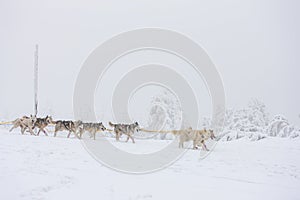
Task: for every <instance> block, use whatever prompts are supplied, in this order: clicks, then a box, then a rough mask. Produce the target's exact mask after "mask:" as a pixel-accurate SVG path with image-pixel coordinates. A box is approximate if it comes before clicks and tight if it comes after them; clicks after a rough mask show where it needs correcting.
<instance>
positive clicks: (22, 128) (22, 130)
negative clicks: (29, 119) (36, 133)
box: [21, 126, 26, 135]
mask: <svg viewBox="0 0 300 200" xmlns="http://www.w3.org/2000/svg"><path fill="white" fill-rule="evenodd" d="M25 129H26V127H24V126H21V133H22V135H24V132H25Z"/></svg>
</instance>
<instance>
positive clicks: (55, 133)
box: [53, 129, 57, 137]
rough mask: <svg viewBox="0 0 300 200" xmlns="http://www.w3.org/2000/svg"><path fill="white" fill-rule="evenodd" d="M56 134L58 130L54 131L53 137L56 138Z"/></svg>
mask: <svg viewBox="0 0 300 200" xmlns="http://www.w3.org/2000/svg"><path fill="white" fill-rule="evenodd" d="M56 133H57V130H56V129H55V130H54V136H53V137H56Z"/></svg>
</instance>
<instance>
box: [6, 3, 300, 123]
mask: <svg viewBox="0 0 300 200" xmlns="http://www.w3.org/2000/svg"><path fill="white" fill-rule="evenodd" d="M298 11H299V2H298V1H283V0H282V1H269V0H268V1H258V0H255V1H205V2H204V1H196V0H194V1H174V0H172V1H170V0H165V1H157V0H151V1H148V0H143V1H141V0H130V1H128V0H123V1H99V0H98V1H89V0H88V1H57V0H53V1H45V2H44V1H32V0H29V1H21V0H19V1H15V0H12V1H1V2H0V44H1V46H0V69H1V73H0V74H1V75H0V94H1V98H0V120H2V119H12V118H15V117H18V116H21V115H23V114H30V113H32V112H33V63H34V56H33V53H34V48H35V44H39V115H45V114H52V115H53V116H54V117H55V118H73V105H72V98H73V91H74V84H75V82H76V78H77V75H78V73H79V71H80V67H81V65H82V64H83V62H84V61H85V59H86V58H87V57H88V55H89V54H90V53H91V52H92V51H93V50H94V49H95V48H96V47H97V46H99V45H100V44H101V43H102V42H104V41H106V40H107V39H109V38H111V37H112V36H114V35H116V34H119V33H121V32H124V31H129V30H132V29H137V28H144V27H158V28H166V29H170V30H174V31H177V32H180V33H182V34H184V35H186V36H188V37H190V38H192V39H193V40H194V41H196V42H197V43H198V44H200V45H201V46H202V47H203V48H204V49H205V50H206V52H207V54H208V55H209V56H210V58H211V59H212V61H213V62H214V64H215V65H216V67H217V69H218V70H219V72H220V75H221V77H222V79H223V84H224V88H225V93H226V105H227V107H239V108H240V107H244V106H246V105H247V103H248V102H249V100H251V99H252V98H257V99H259V100H261V101H263V102H264V103H265V104H266V105H267V107H268V109H269V111H270V113H271V115H274V114H283V115H285V116H286V117H287V118H288V119H289V120H290V121H291V122H292V123H295V124H298V125H299V124H300V110H299V108H300V107H299V105H298V103H299V102H300V94H299V89H298V87H299V85H300V79H299V74H300V68H299V64H300V57H299V52H300V39H299V35H300V29H299V22H300V16H299V14H298V13H299V12H298Z"/></svg>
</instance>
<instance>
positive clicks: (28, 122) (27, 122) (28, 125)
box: [9, 115, 36, 135]
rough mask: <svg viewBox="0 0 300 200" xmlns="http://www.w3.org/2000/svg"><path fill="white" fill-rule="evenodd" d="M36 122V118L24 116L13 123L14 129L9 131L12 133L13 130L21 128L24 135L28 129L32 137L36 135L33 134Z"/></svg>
mask: <svg viewBox="0 0 300 200" xmlns="http://www.w3.org/2000/svg"><path fill="white" fill-rule="evenodd" d="M35 122H36V117H35V116H33V115H30V117H28V116H23V117H21V118H18V119H16V120H14V121H13V127H12V128H11V129H10V130H9V132H11V131H12V130H13V129H15V128H18V127H20V128H21V133H22V134H24V132H25V130H26V129H29V132H30V134H31V135H35V134H34V132H33V129H34V124H35Z"/></svg>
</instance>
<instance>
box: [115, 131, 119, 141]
mask: <svg viewBox="0 0 300 200" xmlns="http://www.w3.org/2000/svg"><path fill="white" fill-rule="evenodd" d="M115 133H116V140H117V141H119V139H120V135H119V131H115Z"/></svg>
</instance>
